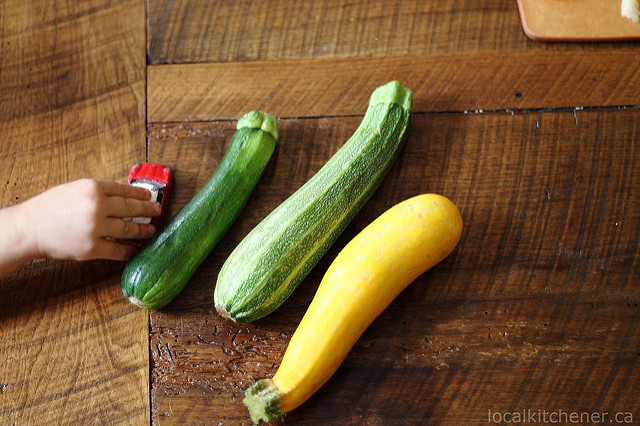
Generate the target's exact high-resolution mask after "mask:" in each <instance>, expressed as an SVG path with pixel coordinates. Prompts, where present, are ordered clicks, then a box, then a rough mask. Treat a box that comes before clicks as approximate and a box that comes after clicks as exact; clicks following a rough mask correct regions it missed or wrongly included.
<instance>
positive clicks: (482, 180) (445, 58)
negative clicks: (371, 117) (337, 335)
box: [0, 0, 640, 425]
mask: <svg viewBox="0 0 640 426" xmlns="http://www.w3.org/2000/svg"><path fill="white" fill-rule="evenodd" d="M0 58H1V61H0V138H1V144H0V173H1V174H2V176H0V184H1V185H2V189H3V190H2V192H0V194H1V195H0V206H2V207H6V206H9V205H11V204H14V203H18V202H20V201H22V200H25V199H27V198H29V197H31V196H33V195H35V194H37V193H39V192H41V191H43V190H45V189H46V188H48V187H50V186H53V185H55V184H58V183H61V182H66V181H70V180H73V179H77V178H80V177H99V178H109V179H116V180H120V181H124V179H125V176H126V173H127V170H128V169H129V167H130V166H131V165H132V164H134V163H135V162H138V161H145V160H148V161H153V162H160V163H165V164H168V165H170V166H172V167H173V168H174V169H175V171H176V184H175V192H174V197H173V199H172V201H171V203H172V204H171V214H173V213H175V212H177V211H178V210H179V208H180V207H181V206H182V205H184V204H185V203H186V201H187V200H188V199H190V197H191V196H193V195H194V194H195V193H196V192H197V190H198V189H199V188H200V187H201V186H202V185H203V184H204V182H205V181H206V180H207V179H208V178H209V176H211V174H212V172H213V171H214V170H215V168H216V165H217V164H218V162H219V161H220V159H221V158H222V155H223V153H224V150H225V148H226V145H227V143H228V141H229V138H230V137H231V135H232V134H233V131H234V126H235V120H237V119H238V118H239V117H240V116H241V115H242V114H244V113H246V112H248V111H250V110H252V109H261V110H264V111H267V112H269V113H271V114H273V115H275V116H277V117H279V125H280V130H281V140H280V141H279V144H278V148H277V150H276V153H275V154H274V157H273V158H272V160H271V162H270V164H269V166H268V168H267V170H266V172H265V174H264V176H263V178H262V179H261V181H260V183H259V184H258V186H257V188H256V189H255V191H254V193H253V195H252V196H251V199H250V201H249V203H248V205H247V206H246V208H245V210H244V211H243V213H242V214H241V215H240V217H239V218H238V220H237V222H236V223H235V225H234V226H233V228H232V229H231V230H230V231H229V233H228V234H227V235H226V236H225V238H224V239H223V240H222V241H221V243H220V244H219V245H218V247H216V249H215V250H214V251H213V252H212V253H211V255H210V256H209V257H208V259H207V260H206V261H205V262H204V264H203V265H202V267H201V268H200V269H199V270H198V271H197V273H196V274H195V276H194V277H193V279H192V280H191V282H190V283H189V284H188V286H187V288H186V289H185V290H184V291H183V293H182V294H181V295H180V296H179V297H178V298H177V299H175V300H174V301H173V302H172V303H171V304H170V305H168V306H167V307H166V308H165V309H163V310H161V311H158V312H146V311H143V310H139V309H138V308H136V307H134V306H133V305H131V304H129V303H128V302H127V301H126V300H124V298H123V297H122V294H121V291H120V285H119V279H120V274H121V271H122V268H123V265H122V264H120V263H115V262H109V261H92V262H85V263H75V262H70V261H39V262H34V263H32V264H30V265H27V266H25V267H23V268H21V269H20V270H19V271H17V272H15V273H14V274H12V275H11V276H10V277H8V278H6V279H4V280H2V281H0V341H1V343H0V361H1V362H2V366H1V368H0V424H59V423H77V424H86V423H108V424H117V423H125V424H148V423H157V424H164V423H187V424H249V423H250V419H249V418H248V415H247V412H246V410H245V408H244V406H243V405H242V402H241V400H242V396H243V392H244V390H245V389H246V388H247V387H248V386H249V385H250V384H251V383H252V382H253V381H254V380H256V379H258V378H262V377H269V376H271V375H273V374H274V373H275V371H276V369H277V366H278V364H279V362H280V359H281V357H282V354H283V351H284V349H285V347H286V346H287V342H288V340H289V339H290V337H291V335H292V333H293V331H294V330H295V328H296V325H297V323H298V322H299V320H300V319H301V317H302V315H303V314H304V312H305V309H306V307H307V305H308V304H309V302H310V300H311V298H312V297H313V294H314V291H315V289H316V287H317V285H318V283H319V281H320V279H321V277H322V275H323V272H324V271H325V270H326V268H327V267H328V265H329V264H330V262H331V260H332V259H333V258H334V257H335V255H336V254H337V252H338V251H339V250H340V248H341V247H342V246H344V245H345V244H346V243H347V242H348V241H349V240H350V239H351V238H352V237H353V236H355V234H356V233H357V232H358V231H359V230H360V229H362V228H363V227H364V226H365V225H366V224H368V223H369V222H371V221H372V220H373V219H374V218H375V217H377V216H378V215H379V214H380V213H382V212H383V211H385V210H386V209H388V208H389V207H391V206H392V205H393V204H395V203H397V202H399V201H401V200H403V199H406V198H408V197H410V196H412V195H416V194H418V193H424V192H437V193H441V194H443V195H446V196H447V197H449V198H451V199H452V200H453V201H454V202H455V203H456V204H457V205H458V206H459V208H460V210H461V212H462V215H463V218H464V223H465V229H464V232H463V235H462V239H461V241H460V243H459V246H458V247H457V249H456V250H455V251H454V253H453V254H452V255H451V256H449V257H448V258H447V259H446V260H444V261H443V262H442V263H441V264H439V265H438V266H437V267H435V268H434V269H433V270H431V271H429V272H428V273H426V274H424V275H423V276H421V277H420V278H419V279H418V280H416V281H415V282H414V283H413V284H412V285H411V286H410V287H409V288H408V289H407V290H406V291H405V292H403V293H402V294H401V295H400V296H399V297H398V298H397V299H396V300H395V301H394V302H393V303H392V304H391V305H390V306H389V307H388V309H386V310H385V311H384V313H383V314H382V315H381V316H380V317H379V318H378V319H377V320H376V321H375V322H374V323H373V324H372V325H371V327H370V328H369V329H368V330H367V331H366V332H365V334H364V335H363V336H362V338H361V339H360V340H359V341H358V343H357V344H356V346H355V347H354V348H353V350H352V351H351V353H350V354H349V356H348V357H347V359H346V360H345V362H344V363H343V365H342V366H341V367H340V369H339V370H338V371H337V373H336V374H335V375H334V376H333V377H332V378H331V379H330V381H329V382H328V383H327V384H326V385H325V386H324V387H323V388H322V389H321V390H320V391H319V392H318V393H317V394H316V395H314V396H313V397H312V398H311V399H310V400H309V401H308V402H307V403H306V404H304V405H303V406H302V407H300V408H299V409H298V410H295V411H294V412H292V413H290V414H289V415H287V416H286V417H285V418H284V423H285V424H300V423H303V424H304V423H309V424H313V423H318V424H400V423H402V424H453V425H457V424H482V423H494V422H495V423H498V422H500V421H515V420H517V419H518V418H521V420H524V417H526V416H529V417H528V418H527V420H528V421H529V422H530V423H531V422H532V421H537V422H538V423H542V422H543V421H545V419H546V421H547V422H548V423H571V422H572V420H573V419H575V418H577V417H575V416H580V417H579V419H580V421H579V422H578V423H585V419H586V418H585V417H584V416H586V415H588V416H591V417H590V419H591V420H593V419H596V420H597V419H604V420H605V423H609V420H613V421H614V422H616V421H623V420H630V417H629V416H632V420H633V421H634V422H638V421H640V403H639V402H638V401H639V397H640V391H639V390H638V389H639V388H638V383H639V382H640V307H639V306H638V303H639V302H640V273H639V270H640V254H639V252H640V250H639V248H640V54H639V50H638V45H637V44H634V43H630V42H628V43H612V42H606V43H553V44H545V43H540V42H533V41H531V40H529V39H527V38H526V36H525V35H524V33H523V31H522V28H521V25H520V20H519V16H518V11H517V7H516V2H515V1H514V0H498V1H496V0H473V1H461V2H458V1H443V0H437V1H435V0H434V1H420V0H407V1H399V2H383V1H369V2H365V1H362V0H357V1H352V2H341V1H335V0H324V1H319V2H294V1H293V0H282V1H263V2H250V1H244V0H235V1H227V0H224V1H219V2H210V1H208V0H155V1H148V2H146V3H145V1H144V0H120V1H107V0H87V1H83V2H75V1H70V0H63V1H52V0H49V1H47V0H5V1H3V2H1V3H0ZM391 79H398V80H400V81H402V82H403V83H404V84H405V85H406V86H408V87H410V88H411V89H412V90H413V92H414V95H415V102H414V107H415V113H414V116H413V120H412V128H411V131H410V134H409V137H408V140H407V143H406V145H405V147H404V148H403V151H402V153H401V155H400V157H399V158H398V159H397V161H396V163H395V164H394V166H393V168H392V169H391V171H390V172H389V174H388V175H387V177H386V179H385V181H384V182H383V184H382V186H381V187H380V188H379V189H378V191H377V192H376V193H375V194H374V196H373V197H372V198H371V200H370V201H369V202H368V203H367V204H366V205H365V207H364V209H363V210H362V211H361V212H360V213H359V214H358V215H357V216H356V218H355V219H354V221H353V222H352V223H351V224H350V225H349V227H348V228H347V230H346V231H345V232H344V234H343V235H342V236H341V238H340V239H339V240H338V241H337V243H336V244H335V245H334V247H332V248H331V250H330V251H329V252H328V253H327V255H326V256H325V257H324V258H323V259H322V260H321V261H320V263H319V264H318V265H317V267H316V268H315V269H314V270H313V271H312V272H311V274H310V275H309V276H308V277H307V278H306V279H305V280H304V282H303V283H302V284H301V285H300V287H299V288H298V289H297V291H296V292H295V293H294V294H293V296H292V297H291V298H290V299H289V300H288V301H287V302H286V303H285V304H284V305H283V306H282V307H281V308H280V309H279V310H278V311H276V312H275V313H274V314H272V315H271V316H268V317H266V318H264V319H263V320H260V321H258V322H256V323H255V324H249V325H240V324H234V323H231V322H230V321H226V320H223V319H222V318H221V317H219V316H218V315H217V314H216V312H215V310H214V309H213V306H212V297H213V289H214V284H215V280H216V277H217V273H218V271H219V269H220V267H221V265H222V264H223V262H224V260H225V258H226V257H227V256H228V255H229V253H230V252H231V250H232V249H233V248H234V247H235V245H236V244H238V242H239V241H240V240H241V239H242V238H243V237H244V236H245V235H246V234H247V232H248V231H249V230H250V229H251V228H252V227H253V226H255V225H256V224H257V223H258V222H259V221H260V220H261V219H262V218H263V217H264V216H266V214H267V213H268V212H270V211H271V210H272V209H273V208H274V207H275V206H277V205H278V204H279V203H280V202H282V201H283V200H285V199H286V198H287V196H288V195H290V194H291V193H292V192H294V191H295V190H296V189H297V188H298V187H299V186H300V185H302V184H303V183H304V182H305V181H306V180H307V179H309V178H310V177H311V176H312V175H313V174H314V173H315V172H316V171H317V170H318V169H319V168H320V167H321V166H322V164H323V163H324V162H325V161H327V160H328V159H329V158H330V156H331V155H332V154H333V153H334V152H335V151H336V150H337V149H338V148H339V147H340V146H341V144H342V143H343V142H344V141H345V140H346V139H347V138H348V137H349V135H350V134H351V133H352V132H353V130H354V129H355V128H356V127H357V125H358V123H359V122H360V120H361V118H362V116H363V114H364V111H365V108H366V103H367V99H368V97H369V94H370V93H371V91H372V90H373V89H374V88H375V87H376V86H378V85H380V84H383V83H385V82H387V81H389V80H391ZM616 415H617V417H616ZM518 416H520V417H518ZM531 416H533V417H531ZM545 416H546V417H545ZM554 416H555V417H554ZM593 416H598V417H593ZM554 419H555V421H554ZM563 420H564V421H563ZM276 423H279V422H276Z"/></svg>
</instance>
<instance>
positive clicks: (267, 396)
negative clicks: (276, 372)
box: [242, 379, 283, 424]
mask: <svg viewBox="0 0 640 426" xmlns="http://www.w3.org/2000/svg"><path fill="white" fill-rule="evenodd" d="M242 402H243V403H244V405H246V406H247V408H248V409H249V414H250V415H251V420H252V421H253V422H254V423H255V424H258V423H260V421H261V420H262V421H265V422H269V421H271V420H273V419H277V418H279V417H282V414H283V413H282V395H281V394H280V391H279V390H278V388H277V387H276V384H275V383H274V382H273V380H271V379H261V380H258V381H257V382H255V383H254V384H253V385H251V386H249V388H248V389H247V390H246V391H245V397H244V399H243V400H242Z"/></svg>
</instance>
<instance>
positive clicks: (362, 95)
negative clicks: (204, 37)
mask: <svg viewBox="0 0 640 426" xmlns="http://www.w3.org/2000/svg"><path fill="white" fill-rule="evenodd" d="M639 70H640V55H639V54H638V51H637V49H634V50H626V49H620V50H616V51H608V52H597V53H596V52H593V53H591V52H589V53H587V52H573V51H569V52H554V53H547V52H544V53H540V52H537V53H532V52H526V53H511V54H507V53H505V54H468V55H446V54H443V55H429V56H403V57H385V58H349V59H322V60H319V59H318V60H291V61H273V62H238V63H231V64H189V65H172V66H152V67H149V69H148V120H149V122H152V123H156V122H185V121H211V120H220V119H235V118H237V117H239V116H241V115H242V114H244V113H246V112H247V111H250V110H252V109H264V110H265V111H267V112H269V113H271V114H273V115H275V116H278V117H324V116H338V115H355V114H363V113H364V109H365V108H366V105H367V102H368V99H369V96H370V94H371V92H372V91H373V89H374V88H375V87H377V86H379V85H381V84H384V83H386V82H387V81H390V80H399V81H401V82H402V83H403V84H404V85H405V86H407V87H409V88H411V89H412V90H413V92H414V98H415V102H414V110H415V111H416V112H448V111H460V112H462V111H469V112H472V111H476V110H483V111H488V110H503V111H504V110H508V109H511V110H515V109H525V110H526V109H545V108H562V107H570V108H572V107H588V106H622V105H638V101H639V97H638V91H637V89H636V88H637V87H638V85H640V71H639Z"/></svg>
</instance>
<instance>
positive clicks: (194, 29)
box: [147, 0, 613, 64]
mask: <svg viewBox="0 0 640 426" xmlns="http://www.w3.org/2000/svg"><path fill="white" fill-rule="evenodd" d="M148 13H149V18H148V40H147V53H148V58H149V62H150V63H152V64H176V63H193V62H199V63H200V62H244V61H271V60H282V59H312V58H343V57H350V58H351V57H372V56H374V57H385V56H400V55H432V54H441V53H452V52H456V53H481V52H483V53H490V52H501V53H506V52H519V51H525V50H538V51H540V50H554V51H555V50H565V49H566V45H561V44H557V45H550V44H541V43H534V42H531V40H529V39H528V38H527V37H526V36H525V34H524V32H523V30H522V26H521V23H520V18H519V14H518V7H517V5H516V2H515V1H513V0H499V1H496V0H464V1H456V2H451V1H442V0H440V1H421V0H402V1H395V2H392V3H390V2H388V1H384V0H375V1H365V0H356V1H350V2H344V1H339V0H322V1H314V2H299V1H298V2H297V1H294V0H284V1H276V0H271V1H262V2H254V1H248V0H239V1H231V0H223V1H217V2H210V1H207V0H160V1H148ZM612 46H613V45H612V44H607V45H600V44H591V45H580V46H575V47H573V49H576V50H577V49H580V50H600V49H610V48H611V47H612Z"/></svg>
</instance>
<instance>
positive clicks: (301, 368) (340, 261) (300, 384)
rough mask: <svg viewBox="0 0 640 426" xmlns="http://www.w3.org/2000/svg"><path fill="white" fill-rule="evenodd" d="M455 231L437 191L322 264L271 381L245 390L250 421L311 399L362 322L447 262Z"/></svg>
mask: <svg viewBox="0 0 640 426" xmlns="http://www.w3.org/2000/svg"><path fill="white" fill-rule="evenodd" d="M461 233H462V217H461V216H460V212H459V211H458V209H457V207H456V206H455V205H454V204H453V203H452V202H451V201H450V200H449V199H447V198H445V197H443V196H441V195H437V194H423V195H418V196H416V197H413V198H410V199H408V200H405V201H403V202H401V203H399V204H397V205H395V206H394V207H392V208H390V209H389V210H387V211H386V212H385V213H383V214H382V215H381V216H380V217H378V218H377V219H376V220H375V221H373V222H372V223H371V224H370V225H369V226H367V227H366V228H365V229H363V230H362V232H360V233H359V234H358V235H357V236H356V237H355V238H354V239H353V240H351V241H350V242H349V243H348V244H347V245H346V246H345V247H344V249H343V250H342V251H341V252H340V253H339V254H338V256H337V257H336V258H335V260H334V261H333V263H332V264H331V266H329V269H328V270H327V272H326V274H325V275H324V277H323V278H322V282H321V283H320V286H319V287H318V290H317V292H316V295H315V297H314V298H313V301H312V302H311V305H310V306H309V308H308V310H307V312H306V313H305V315H304V317H303V318H302V321H301V322H300V325H299V326H298V328H297V329H296V331H295V333H294V335H293V337H292V338H291V341H290V342H289V346H288V347H287V350H286V351H285V354H284V357H283V359H282V362H281V364H280V367H279V368H278V371H277V372H276V374H275V375H274V377H273V379H262V380H259V381H257V382H256V383H254V384H253V385H252V386H251V387H249V389H247V391H246V393H245V394H246V397H245V398H244V403H245V405H246V406H247V407H248V408H249V412H250V414H251V419H252V420H253V421H254V422H255V423H259V422H260V421H261V420H264V421H270V420H272V419H274V418H277V417H280V416H282V415H283V414H284V413H286V412H289V411H291V410H293V409H294V408H296V407H298V406H299V405H301V404H302V403H303V402H305V401H306V400H307V399H308V398H309V397H311V395H313V394H314V393H315V392H316V391H317V390H318V389H319V388H320V387H321V386H322V385H323V384H324V383H325V382H326V381H327V380H328V379H329V378H330V377H331V375H332V374H333V373H334V372H335V371H336V370H337V369H338V367H339V366H340V364H341V363H342V361H343V360H344V358H345V357H346V356H347V354H348V353H349V351H350V350H351V348H352V347H353V345H354V344H355V342H356V341H357V340H358V338H359V337H360V335H362V333H363V332H364V330H365V329H366V328H367V327H368V326H369V324H371V323H372V322H373V320H374V319H375V318H376V317H377V316H378V315H380V313H381V312H382V311H383V310H384V309H385V308H386V307H387V306H388V305H389V304H390V303H391V301H393V299H395V297H396V296H397V295H398V294H400V292H402V290H404V289H405V288H406V287H407V286H408V285H409V284H410V283H411V282H412V281H414V280H415V279H416V278H417V277H418V276H419V275H421V274H422V273H424V272H425V271H427V270H428V269H430V268H431V267H432V266H434V265H436V264H437V263H438V262H440V261H441V260H442V259H444V258H445V257H447V255H449V253H451V252H452V251H453V249H454V248H455V246H456V244H457V243H458V240H459V239H460V235H461Z"/></svg>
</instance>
